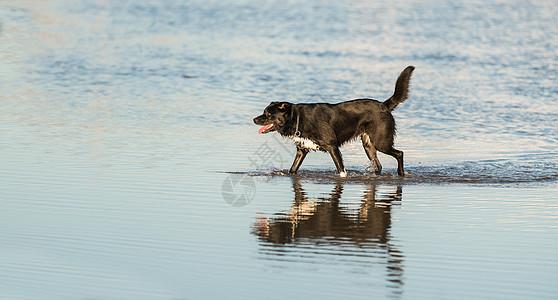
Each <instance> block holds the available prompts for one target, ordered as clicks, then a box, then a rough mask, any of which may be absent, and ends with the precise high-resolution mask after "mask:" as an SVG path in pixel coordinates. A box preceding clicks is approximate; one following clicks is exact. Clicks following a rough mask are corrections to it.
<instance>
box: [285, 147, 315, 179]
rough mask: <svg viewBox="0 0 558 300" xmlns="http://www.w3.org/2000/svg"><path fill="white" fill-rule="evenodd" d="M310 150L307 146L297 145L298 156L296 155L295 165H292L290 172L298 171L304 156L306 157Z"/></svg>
mask: <svg viewBox="0 0 558 300" xmlns="http://www.w3.org/2000/svg"><path fill="white" fill-rule="evenodd" d="M309 151H310V150H308V149H305V148H299V147H296V156H295V159H294V161H293V165H292V166H291V169H290V170H289V173H291V174H294V173H296V171H298V168H299V167H300V165H301V164H302V161H303V160H304V158H305V157H306V154H308V152H309Z"/></svg>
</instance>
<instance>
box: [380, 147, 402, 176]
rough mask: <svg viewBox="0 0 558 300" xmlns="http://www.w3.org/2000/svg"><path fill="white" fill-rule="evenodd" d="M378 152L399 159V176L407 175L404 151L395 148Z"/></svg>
mask: <svg viewBox="0 0 558 300" xmlns="http://www.w3.org/2000/svg"><path fill="white" fill-rule="evenodd" d="M378 150H379V151H380V152H382V153H385V154H387V155H391V156H393V157H395V159H397V174H398V175H399V176H404V175H405V172H404V171H403V151H401V150H397V149H395V148H393V147H389V148H385V149H378Z"/></svg>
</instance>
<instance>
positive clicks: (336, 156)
mask: <svg viewBox="0 0 558 300" xmlns="http://www.w3.org/2000/svg"><path fill="white" fill-rule="evenodd" d="M326 150H327V152H328V153H329V155H331V159H333V163H334V164H335V167H336V168H337V171H338V172H339V177H347V171H345V166H344V165H343V157H341V151H339V147H337V146H332V147H330V148H329V149H326Z"/></svg>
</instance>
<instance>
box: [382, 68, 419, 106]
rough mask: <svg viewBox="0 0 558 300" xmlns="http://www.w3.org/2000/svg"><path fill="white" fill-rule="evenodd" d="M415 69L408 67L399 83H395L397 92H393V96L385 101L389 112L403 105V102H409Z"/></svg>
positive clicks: (398, 80)
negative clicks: (410, 83)
mask: <svg viewBox="0 0 558 300" xmlns="http://www.w3.org/2000/svg"><path fill="white" fill-rule="evenodd" d="M414 69H415V67H414V66H408V67H407V68H405V70H403V72H401V74H399V77H398V78H397V82H395V92H393V96H391V97H390V98H389V99H387V100H386V101H384V105H385V106H386V107H387V108H388V109H389V111H392V110H394V109H395V108H396V107H397V105H399V103H403V101H405V100H407V97H408V96H409V81H410V80H411V74H412V73H413V70H414Z"/></svg>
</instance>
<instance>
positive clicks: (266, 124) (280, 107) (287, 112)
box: [254, 102, 291, 134]
mask: <svg viewBox="0 0 558 300" xmlns="http://www.w3.org/2000/svg"><path fill="white" fill-rule="evenodd" d="M290 116H291V103H289V102H271V103H270V104H269V105H268V106H267V107H266V108H265V109H264V113H263V114H261V115H260V116H257V117H255V118H254V123H256V125H261V126H263V127H262V128H260V131H259V133H260V134H261V133H268V132H272V131H276V130H277V129H278V128H282V127H283V126H284V125H285V124H286V123H287V122H288V121H289V120H290Z"/></svg>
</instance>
